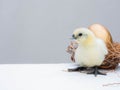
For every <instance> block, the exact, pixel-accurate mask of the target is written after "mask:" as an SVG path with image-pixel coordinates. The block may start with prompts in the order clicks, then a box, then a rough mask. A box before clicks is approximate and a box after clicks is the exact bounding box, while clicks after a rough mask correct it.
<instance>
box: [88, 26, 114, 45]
mask: <svg viewBox="0 0 120 90" xmlns="http://www.w3.org/2000/svg"><path fill="white" fill-rule="evenodd" d="M88 28H89V29H90V30H91V31H92V32H93V33H94V34H95V35H96V37H98V38H101V39H102V40H104V42H105V43H106V45H107V46H108V47H109V46H110V44H112V43H113V40H112V36H111V34H110V32H109V31H108V29H107V28H105V27H104V26H103V25H100V24H93V25H91V26H89V27H88Z"/></svg>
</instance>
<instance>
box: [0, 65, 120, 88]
mask: <svg viewBox="0 0 120 90" xmlns="http://www.w3.org/2000/svg"><path fill="white" fill-rule="evenodd" d="M73 67H75V65H73V64H0V90H120V84H113V83H120V69H119V68H118V69H117V70H116V71H107V72H108V73H107V76H101V75H98V76H97V77H95V76H94V75H87V74H86V73H80V72H66V71H65V70H66V69H68V68H73ZM108 84H113V85H108ZM104 85H108V86H104Z"/></svg>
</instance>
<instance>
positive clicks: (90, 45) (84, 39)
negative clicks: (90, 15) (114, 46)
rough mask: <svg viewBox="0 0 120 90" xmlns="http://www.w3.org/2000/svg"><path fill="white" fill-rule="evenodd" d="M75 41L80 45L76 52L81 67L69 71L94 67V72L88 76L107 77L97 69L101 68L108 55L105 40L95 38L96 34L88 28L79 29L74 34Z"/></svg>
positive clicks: (77, 61) (76, 58)
mask: <svg viewBox="0 0 120 90" xmlns="http://www.w3.org/2000/svg"><path fill="white" fill-rule="evenodd" d="M72 37H73V38H74V39H76V41H77V43H78V48H77V49H76V51H75V62H76V63H77V64H79V65H80V67H78V68H76V69H69V71H75V70H83V69H84V68H86V67H93V68H94V71H92V72H90V73H88V74H94V75H95V76H97V74H100V75H105V74H103V73H101V72H100V71H98V69H97V67H98V66H100V65H101V64H102V62H103V60H104V58H105V55H107V53H108V51H107V47H106V45H105V43H104V41H103V40H101V39H99V38H97V37H95V35H94V33H93V32H91V31H90V30H89V29H88V28H78V29H76V30H75V31H74V32H73V36H72Z"/></svg>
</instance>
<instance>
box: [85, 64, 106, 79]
mask: <svg viewBox="0 0 120 90" xmlns="http://www.w3.org/2000/svg"><path fill="white" fill-rule="evenodd" d="M87 74H94V75H95V77H96V76H97V75H106V74H105V73H102V72H100V71H98V67H97V66H95V67H94V71H92V72H90V73H87Z"/></svg>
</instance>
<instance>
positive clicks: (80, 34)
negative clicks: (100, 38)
mask: <svg viewBox="0 0 120 90" xmlns="http://www.w3.org/2000/svg"><path fill="white" fill-rule="evenodd" d="M72 37H73V38H74V39H75V40H76V41H77V43H78V44H84V45H87V44H88V45H89V44H92V43H93V41H94V39H95V35H94V34H93V32H91V31H90V30H89V29H88V28H78V29H76V30H75V31H74V32H73V35H72Z"/></svg>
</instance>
